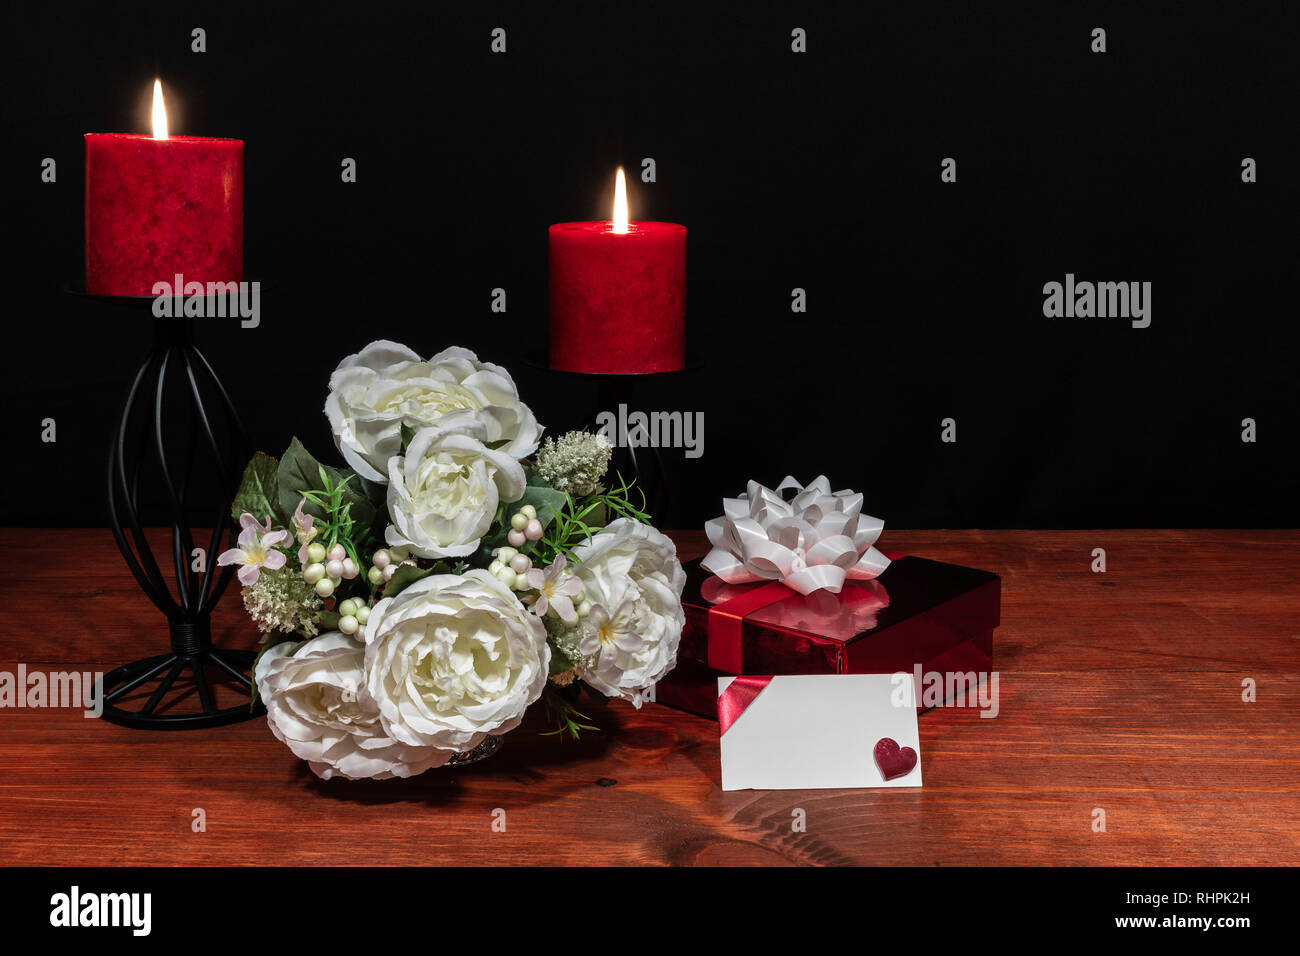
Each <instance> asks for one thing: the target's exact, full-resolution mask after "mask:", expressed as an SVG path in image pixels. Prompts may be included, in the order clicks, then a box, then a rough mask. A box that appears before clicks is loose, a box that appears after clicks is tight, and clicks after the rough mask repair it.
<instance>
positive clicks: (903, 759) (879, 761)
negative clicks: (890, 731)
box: [876, 737, 916, 780]
mask: <svg viewBox="0 0 1300 956" xmlns="http://www.w3.org/2000/svg"><path fill="white" fill-rule="evenodd" d="M876 766H877V767H879V768H880V772H881V773H882V774H883V775H884V777H885V779H886V780H893V779H894V778H895V777H903V776H906V775H907V774H909V773H911V772H912V770H913V768H915V767H916V751H915V750H913V749H912V748H911V747H901V748H900V747H899V746H898V741H897V740H894V739H893V738H892V737H881V738H880V739H879V740H878V741H876Z"/></svg>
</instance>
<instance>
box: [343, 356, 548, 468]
mask: <svg viewBox="0 0 1300 956" xmlns="http://www.w3.org/2000/svg"><path fill="white" fill-rule="evenodd" d="M329 389H330V393H329V397H328V398H327V399H326V400H325V414H326V416H327V417H328V418H329V421H330V428H331V429H332V430H333V432H334V443H335V444H336V445H337V446H338V448H339V451H340V452H341V453H342V454H343V457H344V458H345V459H346V460H347V463H348V464H349V465H351V466H352V467H353V468H355V469H356V471H357V473H358V474H360V475H361V476H362V477H363V478H365V479H367V480H368V481H375V482H379V483H381V484H382V483H383V482H385V481H387V480H388V460H389V459H390V458H392V457H393V456H394V455H397V454H399V453H400V452H401V448H402V425H403V424H405V425H407V426H408V427H410V428H421V427H424V426H427V425H438V424H445V423H447V422H448V421H449V420H452V419H454V420H472V421H476V422H478V423H479V424H481V425H482V426H483V428H484V431H485V437H484V441H485V442H488V443H491V444H495V443H497V442H504V444H503V445H501V446H500V448H501V450H502V451H503V452H505V453H506V454H508V455H510V456H511V457H513V458H526V457H528V456H529V455H531V454H532V453H533V452H535V451H536V450H537V443H538V441H539V440H540V439H541V436H542V428H541V426H540V425H538V424H537V419H536V418H534V417H533V413H532V411H530V410H529V408H528V406H527V405H525V404H523V403H522V402H521V401H520V400H519V391H518V389H517V388H515V383H514V379H512V378H511V377H510V373H509V372H507V371H506V370H505V369H503V368H502V367H501V366H499V365H493V364H491V363H489V362H480V361H479V360H478V356H477V355H475V354H474V353H473V352H471V351H469V350H468V349H462V348H449V349H444V350H443V351H441V352H439V353H438V354H437V355H435V356H434V357H433V358H431V359H429V360H428V361H425V360H423V359H421V358H420V356H419V355H417V354H416V353H415V352H412V351H411V350H410V349H409V348H407V347H406V346H405V345H398V344H397V343H396V342H389V341H386V340H380V341H378V342H371V343H370V344H369V345H367V346H366V347H365V348H364V349H362V350H361V351H360V352H357V353H356V354H355V355H349V356H348V357H347V358H345V359H344V360H343V361H342V362H340V363H339V366H338V368H336V369H335V370H334V374H333V375H331V376H330V384H329Z"/></svg>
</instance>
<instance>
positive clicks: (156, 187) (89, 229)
mask: <svg viewBox="0 0 1300 956" xmlns="http://www.w3.org/2000/svg"><path fill="white" fill-rule="evenodd" d="M161 96H162V93H161V87H160V86H158V85H155V102H154V116H155V119H154V136H140V135H132V134H116V133H87V134H86V291H87V292H89V293H91V294H93V295H122V296H127V295H142V296H148V295H153V294H154V288H153V287H154V283H156V282H168V283H171V282H173V281H174V280H175V277H176V276H177V275H178V274H179V275H183V276H184V277H185V281H186V282H187V283H188V282H190V281H197V282H202V283H205V284H206V283H208V282H239V281H240V280H241V279H242V278H243V273H244V143H243V140H238V139H213V138H206V137H198V136H176V137H169V136H168V135H167V131H166V115H165V113H163V114H162V116H161V129H160V128H159V122H160V116H159V114H160V112H161V110H162V100H161ZM160 133H161V135H159V134H160Z"/></svg>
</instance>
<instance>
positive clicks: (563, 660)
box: [549, 642, 573, 674]
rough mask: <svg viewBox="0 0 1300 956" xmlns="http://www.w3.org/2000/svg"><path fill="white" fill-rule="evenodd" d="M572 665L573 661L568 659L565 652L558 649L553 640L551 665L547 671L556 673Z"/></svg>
mask: <svg viewBox="0 0 1300 956" xmlns="http://www.w3.org/2000/svg"><path fill="white" fill-rule="evenodd" d="M572 666H573V661H571V660H569V657H568V655H567V654H565V653H564V651H562V650H560V649H559V647H557V646H556V645H555V643H554V642H552V643H551V666H550V670H549V673H552V674H558V673H560V672H561V671H567V670H568V669H569V668H570V667H572Z"/></svg>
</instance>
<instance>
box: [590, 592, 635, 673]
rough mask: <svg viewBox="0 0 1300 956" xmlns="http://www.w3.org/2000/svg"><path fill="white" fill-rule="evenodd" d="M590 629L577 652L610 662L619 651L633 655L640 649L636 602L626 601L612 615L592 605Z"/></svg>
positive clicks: (598, 606)
mask: <svg viewBox="0 0 1300 956" xmlns="http://www.w3.org/2000/svg"><path fill="white" fill-rule="evenodd" d="M587 621H588V622H589V623H590V624H591V630H590V631H588V632H587V635H586V636H585V637H584V638H583V639H582V643H581V644H579V645H578V650H580V651H581V652H582V653H584V654H586V655H588V656H591V655H593V654H595V655H598V658H599V660H601V661H608V660H610V659H611V658H613V657H614V656H615V655H617V654H618V652H619V651H626V652H628V653H631V652H633V651H639V650H640V649H641V645H642V643H643V642H642V640H641V635H639V634H637V632H636V603H635V602H634V601H631V600H627V601H624V602H623V603H622V604H620V605H619V606H618V609H617V610H616V611H615V612H614V613H613V614H612V615H611V614H610V613H609V612H608V611H606V610H605V609H604V608H603V607H601V606H600V605H599V604H593V605H592V606H591V613H590V614H588V615H587Z"/></svg>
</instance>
